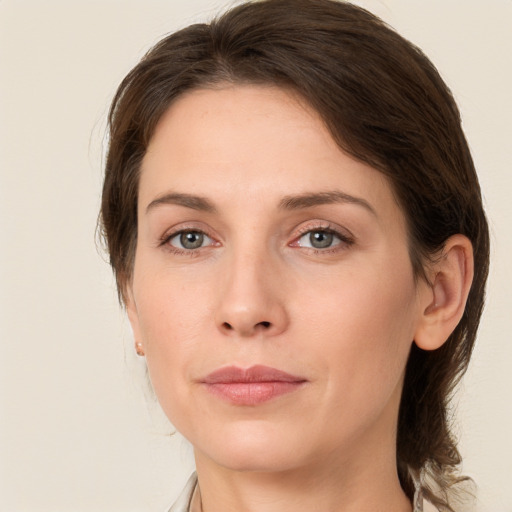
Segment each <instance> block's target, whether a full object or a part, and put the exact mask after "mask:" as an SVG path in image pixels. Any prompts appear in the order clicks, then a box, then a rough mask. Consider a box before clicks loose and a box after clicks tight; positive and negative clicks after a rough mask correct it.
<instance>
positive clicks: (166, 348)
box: [134, 275, 212, 421]
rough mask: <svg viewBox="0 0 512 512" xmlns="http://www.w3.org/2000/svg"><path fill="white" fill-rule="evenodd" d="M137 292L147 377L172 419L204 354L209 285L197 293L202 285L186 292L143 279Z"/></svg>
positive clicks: (164, 280)
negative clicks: (173, 412) (198, 361)
mask: <svg viewBox="0 0 512 512" xmlns="http://www.w3.org/2000/svg"><path fill="white" fill-rule="evenodd" d="M135 286H137V287H138V290H139V291H140V292H139V293H138V300H137V310H138V319H139V325H140V332H141V336H142V338H143V340H144V345H145V352H146V361H147V366H148V371H149V376H150V379H151V383H152V385H153V389H154V390H155V393H156V395H157V397H158V400H159V402H160V403H161V405H162V407H163V409H164V411H165V412H166V413H167V415H168V416H169V417H170V418H171V416H172V411H173V410H174V409H175V404H176V401H177V400H180V399H181V398H180V397H183V395H184V393H188V388H187V383H188V380H189V379H190V375H188V371H189V369H190V368H193V366H194V362H195V361H197V359H198V358H199V359H201V357H202V353H203V352H204V344H203V342H204V339H205V333H206V332H208V331H207V329H208V326H207V325H206V323H208V322H209V321H211V320H210V319H211V318H212V312H211V310H210V309H211V303H212V301H211V300H210V298H209V295H208V289H207V288H208V287H206V284H203V285H201V289H198V283H194V284H193V286H187V284H186V283H180V282H179V281H177V280H176V279H169V278H168V277H164V276H158V275H155V276H151V277H144V278H141V279H140V280H139V282H138V283H137V282H135V283H134V288H135ZM211 327H212V326H211V325H210V326H209V328H210V332H211ZM171 421H172V418H171Z"/></svg>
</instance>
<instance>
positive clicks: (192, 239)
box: [180, 231, 204, 249]
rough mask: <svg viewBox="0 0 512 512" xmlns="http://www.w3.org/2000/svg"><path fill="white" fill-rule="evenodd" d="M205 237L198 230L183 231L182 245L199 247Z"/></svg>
mask: <svg viewBox="0 0 512 512" xmlns="http://www.w3.org/2000/svg"><path fill="white" fill-rule="evenodd" d="M203 239H204V236H203V234H202V233H198V232H197V231H189V232H188V233H182V234H181V236H180V242H181V245H182V246H183V247H185V249H198V248H199V247H201V245H203Z"/></svg>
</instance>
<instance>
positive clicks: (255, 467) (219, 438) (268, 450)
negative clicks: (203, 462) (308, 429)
mask: <svg viewBox="0 0 512 512" xmlns="http://www.w3.org/2000/svg"><path fill="white" fill-rule="evenodd" d="M243 423H246V422H243ZM217 434H218V435H216V436H215V439H213V438H212V436H208V439H207V440H206V442H205V443H204V444H202V443H198V444H197V445H196V447H197V450H199V451H201V452H202V453H203V454H204V455H206V456H207V457H208V458H209V459H211V460H213V461H214V462H215V463H217V464H218V465H220V466H223V467H225V468H227V469H230V470H232V471H242V472H250V471H254V472H275V471H286V470H289V469H292V468H293V467H296V466H297V465H300V461H298V460H297V456H298V454H303V449H302V447H301V445H300V444H297V443H295V442H294V436H293V435H292V436H290V435H289V434H290V433H289V432H286V433H285V432H277V431H276V429H275V428H268V427H267V428H261V426H254V425H247V424H245V425H239V426H237V427H235V428H230V429H229V431H228V432H226V431H224V432H222V433H221V432H218V431H217ZM298 441H299V440H298ZM201 445H202V446H201ZM203 446H204V449H203Z"/></svg>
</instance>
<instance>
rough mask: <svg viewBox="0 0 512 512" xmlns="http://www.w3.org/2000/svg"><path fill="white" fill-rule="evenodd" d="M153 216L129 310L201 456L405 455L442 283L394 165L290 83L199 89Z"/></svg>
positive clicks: (150, 196) (156, 182)
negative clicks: (436, 288)
mask: <svg viewBox="0 0 512 512" xmlns="http://www.w3.org/2000/svg"><path fill="white" fill-rule="evenodd" d="M138 217H139V220H138V241H137V249H136V257H135V265H134V272H133V280H132V282H131V283H130V287H129V288H130V290H129V299H128V312H129V316H130V320H131V323H132V326H133V330H134V335H135V339H136V341H140V342H142V343H143V346H144V350H145V353H146V357H147V364H148V368H149V373H150V377H151V382H152V384H153V387H154V389H155V392H156V394H157V397H158V399H159V401H160V403H161V405H162V407H163V409H164V411H165V412H166V414H167V415H168V417H169V419H170V420H171V422H172V423H173V424H174V426H175V427H176V428H177V429H178V430H179V431H180V432H181V433H182V434H183V435H184V436H185V437H187V438H188V439H189V440H190V441H191V443H192V444H193V445H194V448H195V453H196V457H197V458H198V460H200V461H201V460H203V461H208V462H209V463H212V464H218V465H221V466H224V467H226V468H230V469H238V470H264V471H272V470H285V469H293V468H299V467H304V466H306V465H308V464H309V465H311V464H320V463H322V461H325V460H328V459H330V458H332V457H335V458H337V459H339V458H340V457H341V458H342V459H344V460H345V461H347V462H348V461H350V460H352V461H357V460H358V461H360V460H361V457H367V458H371V457H375V454H376V453H377V451H378V450H380V451H382V450H383V449H384V450H388V451H389V453H390V454H392V456H394V449H395V447H394V443H395V428H396V416H397V411H398V405H399V400H400V391H401V385H402V378H403V373H404V368H405V364H406V360H407V356H408V352H409V349H410V346H411V343H412V340H413V338H414V335H415V330H416V329H417V326H418V322H419V318H420V316H421V312H422V307H421V304H422V300H421V297H422V296H423V297H424V296H425V294H427V293H429V292H428V289H427V288H426V287H425V286H424V285H422V284H418V285H416V284H415V280H414V277H413V273H412V267H411V263H410V260H409V255H408V246H407V238H406V227H405V220H404V215H403V213H402V211H401V210H400V208H399V206H398V205H397V203H396V201H395V199H394V197H393V194H392V191H391V188H390V186H389V184H388V183H387V181H386V179H385V178H384V177H383V175H382V174H380V173H379V172H377V171H376V170H374V169H372V168H370V167H368V166H367V165H365V164H363V163H361V162H358V161H356V160H354V159H353V158H351V157H350V156H348V155H347V154H345V153H344V152H342V151H341V150H340V149H339V147H338V146H337V145H336V144H335V143H334V142H333V140H332V138H331V136H330V134H329V132H328V131H327V129H326V128H325V126H324V124H323V123H322V121H321V120H320V118H319V117H318V115H317V114H316V113H315V112H314V111H312V110H311V109H310V108H309V107H307V106H306V105H304V104H303V102H302V103H301V102H300V101H299V100H298V99H297V98H296V97H295V96H294V95H292V94H291V93H289V92H287V91H285V90H282V89H278V88H274V87H263V86H247V85H245V86H226V87H225V88H221V89H218V90H196V91H193V92H189V93H187V94H185V95H183V96H182V97H180V98H179V99H178V100H177V101H176V102H175V103H174V104H173V105H172V106H171V107H170V108H169V110H168V111H167V113H166V114H165V115H164V116H163V118H162V119H161V121H160V123H159V125H158V126H157V129H156V131H155V134H154V136H153V138H152V140H151V143H150V145H149V149H148V151H147V154H146V155H145V157H144V160H143V164H142V170H141V179H140V190H139V204H138ZM423 303H424V301H423ZM246 370H248V371H246ZM376 450H377V451H376ZM379 453H380V452H379Z"/></svg>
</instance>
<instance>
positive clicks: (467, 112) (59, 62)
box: [0, 0, 512, 512]
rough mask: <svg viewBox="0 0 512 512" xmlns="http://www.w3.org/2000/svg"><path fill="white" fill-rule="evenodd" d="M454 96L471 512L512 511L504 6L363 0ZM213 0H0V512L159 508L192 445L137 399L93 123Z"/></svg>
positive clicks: (510, 78)
mask: <svg viewBox="0 0 512 512" xmlns="http://www.w3.org/2000/svg"><path fill="white" fill-rule="evenodd" d="M358 3H359V4H361V5H363V6H365V7H367V8H369V9H370V10H372V11H373V12H375V13H376V14H378V15H380V16H381V17H383V18H384V19H385V20H387V21H388V22H389V23H390V24H391V25H392V26H394V27H395V28H397V29H398V31H399V32H401V33H402V34H403V35H405V36H406V37H408V38H409V39H411V40H412V41H413V42H415V43H416V44H418V45H419V46H420V47H421V48H423V50H424V51H425V52H426V53H427V54H428V55H429V56H430V57H431V59H432V60H433V61H434V63H435V64H436V65H437V66H438V68H439V69H440V71H441V73H442V75H443V76H444V77H445V79H446V81H447V82H448V84H449V85H450V86H451V87H452V90H453V92H454V94H455V96H456V98H457V100H458V103H459V106H460V108H461V111H462V115H463V120H464V126H465V129H466V134H467V137H468V139H469V143H470V145H471V147H472V150H473V156H474V159H475V161H476V165H477V168H478V170H479V173H480V178H481V183H482V188H483V193H484V196H485V203H486V206H487V210H488V215H489V218H490V222H491V229H492V240H493V250H492V255H493V265H492V269H491V276H490V282H489V299H488V305H487V309H486V312H485V316H484V319H483V324H482V327H481V330H480V334H479V339H478V344H477V347H476V351H475V355H474V361H473V364H472V367H471V369H470V371H469V373H468V375H467V377H466V378H465V380H464V383H463V386H462V388H461V391H460V393H459V394H458V396H457V399H456V401H455V403H456V404H458V407H457V409H458V428H457V431H458V433H459V434H460V437H461V450H462V453H463V455H464V471H465V472H466V473H467V474H468V475H470V476H472V477H473V478H474V479H475V480H476V482H477V483H478V485H479V488H480V494H479V502H478V504H477V508H476V510H478V511H482V512H512V486H511V485H510V482H511V479H512V439H511V433H512V407H511V405H512V404H511V398H510V396H511V390H512V343H511V327H510V318H511V316H512V315H511V306H512V298H511V289H512V270H511V258H510V254H511V253H512V229H511V227H512V207H511V200H510V196H511V193H512V178H511V174H512V158H511V156H510V155H511V145H512V130H511V118H512V100H511V98H512V93H511V91H512V70H511V67H512V64H511V62H512V0H486V1H485V2H482V1H481V0H435V1H434V0H421V1H420V0H380V1H377V0H361V1H360V2H358ZM224 5H226V3H225V2H221V1H215V0H167V1H163V0H161V1H157V0H144V1H142V0H137V1H135V0H131V1H120V0H117V1H114V0H102V1H100V0H96V1H92V0H90V1H86V0H83V1H71V0H67V1H65V0H62V1H57V0H48V1H45V2H42V1H36V0H31V1H30V0H11V1H9V0H0V180H1V181H0V218H1V225H0V243H1V249H0V258H1V261H0V333H1V334H0V335H1V349H0V511H2V512H4V511H5V512H59V511H66V512H74V511H76V512H82V511H91V510H94V511H96V512H101V511H105V512H107V511H108V512H116V511H123V512H131V511H141V510H144V511H163V510H166V507H167V506H168V505H169V504H170V503H172V501H173V499H174V497H175V496H176V495H177V493H178V492H179V490H180V488H181V486H182V485H183V483H184V481H185V480H186V478H187V476H188V474H189V472H190V471H191V470H192V467H193V466H192V461H191V450H190V447H189V446H188V445H187V443H186V442H185V441H183V439H181V438H180V437H179V435H176V436H173V437H170V436H169V433H170V432H171V431H172V428H171V427H170V426H169V425H167V423H166V421H165V420H164V419H163V418H162V416H161V415H160V413H159V412H158V408H157V407H156V406H155V404H154V403H153V402H152V400H151V399H150V398H149V399H147V398H146V388H145V385H144V380H145V379H144V366H143V363H142V362H141V361H139V360H137V358H136V357H135V355H134V354H133V350H132V338H131V333H130V331H129V329H128V326H127V322H126V321H125V319H124V316H123V314H122V312H121V311H120V310H119V308H118V305H117V303H116V296H115V290H114V285H113V280H112V277H111V274H110V270H109V268H108V266H107V265H106V264H105V263H104V261H103V260H102V258H101V257H100V256H99V255H98V253H97V251H96V248H95V245H94V230H95V222H96V215H97V210H98V206H99V194H100V186H101V174H102V171H101V163H102V152H103V146H104V132H105V116H106V111H107V108H108V104H109V101H110V99H111V97H112V95H113V93H114V91H115V87H116V85H117V84H118V83H119V81H120V80H121V79H122V77H123V76H124V75H125V74H126V73H127V72H128V71H129V69H130V68H131V67H132V66H133V65H135V63H136V62H137V60H138V59H139V58H140V57H141V56H142V55H143V53H144V52H145V51H146V50H147V49H148V48H149V47H150V46H151V45H152V44H153V43H155V42H156V41H157V40H158V39H159V38H160V37H161V36H163V35H164V34H165V33H167V32H169V31H172V30H174V29H176V28H179V27H182V26H185V25H187V24H189V23H192V22H195V21H202V20H204V19H208V18H210V17H211V16H212V15H213V13H215V12H217V11H218V10H219V8H221V7H223V6H224Z"/></svg>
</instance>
